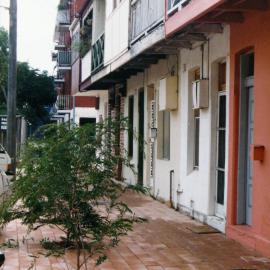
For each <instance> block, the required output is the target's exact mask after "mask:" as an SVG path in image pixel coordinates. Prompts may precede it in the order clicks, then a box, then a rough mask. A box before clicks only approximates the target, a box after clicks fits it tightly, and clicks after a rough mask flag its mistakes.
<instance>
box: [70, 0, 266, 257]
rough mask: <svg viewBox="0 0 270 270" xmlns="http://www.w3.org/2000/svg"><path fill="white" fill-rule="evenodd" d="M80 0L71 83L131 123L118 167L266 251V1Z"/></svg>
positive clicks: (101, 111)
mask: <svg viewBox="0 0 270 270" xmlns="http://www.w3.org/2000/svg"><path fill="white" fill-rule="evenodd" d="M74 2H75V7H76V4H77V5H78V8H77V9H76V8H75V10H76V11H75V13H74V14H75V15H74V16H73V19H72V20H71V23H70V26H69V31H70V36H71V39H70V50H71V65H70V69H69V70H70V71H68V72H70V78H71V84H70V89H71V92H70V93H72V95H73V96H76V97H80V96H87V95H88V96H89V97H90V96H91V97H92V98H93V97H94V98H95V99H96V104H95V108H96V114H97V115H96V117H97V118H99V119H104V118H106V117H108V116H112V117H115V116H120V115H124V116H125V117H127V118H128V119H129V124H130V127H131V129H132V130H133V131H134V132H126V133H124V134H120V135H119V143H120V144H121V146H123V147H124V148H125V149H126V154H127V155H128V156H129V159H130V162H131V163H132V164H133V165H134V169H135V171H136V173H135V174H134V172H132V171H131V170H130V169H129V168H126V167H125V166H124V165H123V166H119V168H118V172H117V178H118V179H119V180H122V181H125V182H126V183H132V184H141V185H144V186H146V187H149V188H150V190H151V193H152V195H153V196H154V197H156V198H157V199H159V200H161V201H164V202H166V203H168V204H169V205H171V206H172V207H175V208H177V209H179V210H180V211H182V212H184V213H186V214H188V215H190V216H191V217H193V218H196V219H198V220H200V221H202V222H204V223H207V224H209V225H210V226H213V227H215V228H216V229H218V230H220V231H222V232H224V233H226V234H227V235H228V236H229V237H231V238H233V239H236V240H238V241H240V242H242V243H243V244H246V245H248V246H250V247H252V248H254V249H257V250H258V251H260V252H263V253H264V254H266V255H270V252H269V250H270V248H269V244H270V224H269V220H270V217H269V214H268V208H267V207H268V205H269V203H268V199H269V196H268V190H269V188H270V185H269V183H268V182H267V180H268V176H269V175H270V171H269V168H270V167H269V164H268V162H269V160H268V154H267V153H268V152H267V149H268V148H267V147H268V146H269V138H270V136H269V135H270V134H268V133H269V125H268V124H267V119H265V118H266V116H267V113H268V110H269V109H268V107H269V106H267V102H268V100H269V90H268V88H267V87H268V85H269V83H268V80H267V79H268V78H267V73H269V61H268V58H269V52H268V50H267V49H268V48H269V46H270V40H269V38H268V36H269V35H267V33H268V32H269V30H270V25H269V23H268V21H269V17H270V13H269V1H268V0H259V1H249V0H244V1H243V0H241V1H240V0H236V1H229V0H203V1H202V0H192V1H190V0H180V1H179V0H177V1H175V0H166V1H165V0H137V1H131V0H122V1H120V0H114V1H113V0H92V1H90V0H85V1H74ZM76 48H77V50H76ZM78 48H79V50H78ZM97 101H98V102H97ZM97 103H98V104H97ZM87 106H88V107H90V105H89V104H88V105H87ZM76 110H77V109H76ZM78 112H79V111H78ZM88 112H89V111H88ZM75 114H76V112H75ZM75 114H74V115H75ZM76 117H77V116H74V119H75V118H76ZM264 119H265V121H263V120H264ZM263 123H264V124H263Z"/></svg>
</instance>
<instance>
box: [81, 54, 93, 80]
mask: <svg viewBox="0 0 270 270" xmlns="http://www.w3.org/2000/svg"><path fill="white" fill-rule="evenodd" d="M91 61H92V52H91V50H90V51H89V52H88V53H87V54H85V55H84V57H83V58H82V61H81V82H83V81H85V80H86V79H87V78H88V77H89V76H90V75H91Z"/></svg>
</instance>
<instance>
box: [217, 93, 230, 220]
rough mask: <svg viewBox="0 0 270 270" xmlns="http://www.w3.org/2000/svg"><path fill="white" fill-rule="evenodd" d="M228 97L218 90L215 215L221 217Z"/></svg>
mask: <svg viewBox="0 0 270 270" xmlns="http://www.w3.org/2000/svg"><path fill="white" fill-rule="evenodd" d="M226 99H227V96H226V91H223V92H218V121H217V163H216V196H215V198H216V207H215V215H216V216H218V217H221V218H224V217H225V207H224V205H225V184H226V183H225V160H226V158H225V157H226V104H227V101H226Z"/></svg>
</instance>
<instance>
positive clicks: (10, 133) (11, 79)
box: [7, 0, 17, 174]
mask: <svg viewBox="0 0 270 270" xmlns="http://www.w3.org/2000/svg"><path fill="white" fill-rule="evenodd" d="M9 12H10V19H9V22H10V24H9V65H8V95H7V150H8V153H9V155H10V157H11V162H12V166H11V172H12V173H14V174H15V173H16V152H17V149H16V148H17V147H16V143H17V140H16V130H17V123H16V99H17V0H10V8H9Z"/></svg>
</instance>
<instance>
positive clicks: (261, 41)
mask: <svg viewBox="0 0 270 270" xmlns="http://www.w3.org/2000/svg"><path fill="white" fill-rule="evenodd" d="M269 16H270V12H269V11H267V12H261V13H260V12H258V13H250V14H248V15H246V21H245V22H244V23H242V24H233V25H231V63H232V68H231V90H232V91H231V96H230V101H231V105H230V111H231V112H232V113H231V117H230V154H229V155H230V157H229V160H230V163H229V190H228V226H227V233H228V235H229V237H232V238H234V239H236V240H238V241H240V242H242V243H243V244H245V245H248V246H250V247H252V248H254V249H257V250H259V251H260V252H262V253H264V254H265V255H267V256H270V196H269V194H270V182H269V179H270V155H269V149H270V122H269V115H270V106H269V101H270V90H269V89H270V80H269V72H270V50H269V48H270V36H269V33H270V20H269ZM239 33H241V34H239ZM245 49H253V50H254V54H255V67H254V68H255V75H254V144H257V145H263V146H264V147H265V156H264V161H263V162H260V161H254V162H253V168H254V177H253V210H252V211H253V220H252V226H234V225H235V224H236V201H237V154H238V109H239V105H238V102H239V79H238V75H237V71H238V69H239V66H238V64H237V59H238V54H239V53H241V51H242V50H245Z"/></svg>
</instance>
